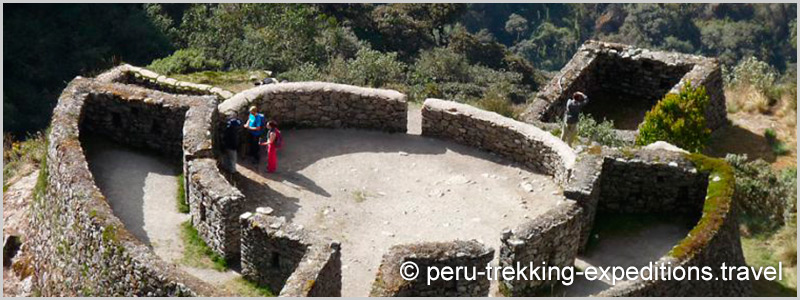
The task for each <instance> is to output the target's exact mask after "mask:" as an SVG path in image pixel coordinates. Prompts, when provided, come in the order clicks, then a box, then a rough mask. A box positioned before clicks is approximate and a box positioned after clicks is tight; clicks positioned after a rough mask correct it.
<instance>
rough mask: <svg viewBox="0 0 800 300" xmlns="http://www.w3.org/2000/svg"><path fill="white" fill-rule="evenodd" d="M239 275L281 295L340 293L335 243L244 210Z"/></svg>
mask: <svg viewBox="0 0 800 300" xmlns="http://www.w3.org/2000/svg"><path fill="white" fill-rule="evenodd" d="M240 222H241V226H242V275H244V276H245V278H247V279H249V280H252V281H253V282H256V283H258V284H262V285H266V286H268V287H269V288H270V289H271V290H273V291H280V296H286V297H314V296H328V297H337V296H341V289H342V261H341V252H340V246H339V243H338V242H334V241H330V240H326V239H318V238H315V237H313V236H311V235H309V234H307V233H306V232H304V231H303V229H302V228H301V227H300V226H298V225H294V224H291V223H287V222H286V220H285V219H284V218H282V217H281V218H278V217H273V216H269V215H267V214H265V213H261V212H258V211H257V212H256V213H250V212H248V213H244V214H242V216H241V218H240Z"/></svg>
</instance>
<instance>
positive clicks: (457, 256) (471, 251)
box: [370, 240, 494, 297]
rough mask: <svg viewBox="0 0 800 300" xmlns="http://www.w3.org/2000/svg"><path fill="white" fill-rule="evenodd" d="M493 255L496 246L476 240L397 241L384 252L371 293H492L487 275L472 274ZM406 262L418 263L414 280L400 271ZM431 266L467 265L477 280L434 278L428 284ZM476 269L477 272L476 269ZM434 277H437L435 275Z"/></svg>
mask: <svg viewBox="0 0 800 300" xmlns="http://www.w3.org/2000/svg"><path fill="white" fill-rule="evenodd" d="M493 256H494V249H492V248H488V247H486V246H484V245H483V244H481V243H479V242H477V241H474V240H473V241H453V242H439V243H435V242H429V243H419V244H406V245H397V246H393V247H392V248H390V249H389V252H388V253H386V254H384V256H383V262H381V266H380V267H379V268H378V275H377V278H375V283H373V285H372V292H370V296H373V297H455V296H457V297H479V296H487V295H488V293H489V280H488V279H487V277H486V276H480V275H478V274H473V273H474V272H479V271H484V272H485V270H486V266H487V265H489V262H491V260H492V258H493ZM405 262H413V263H415V264H416V266H417V270H418V274H419V275H418V276H417V277H416V279H414V280H405V279H403V277H402V276H401V274H400V266H401V265H402V264H403V263H405ZM428 267H436V268H439V269H440V270H441V269H442V268H444V267H450V268H452V269H453V270H455V269H456V268H457V267H465V268H466V269H467V270H468V271H467V274H471V275H468V276H473V275H474V277H475V278H473V279H474V280H467V279H465V278H460V280H450V281H447V280H444V279H441V278H439V279H437V280H431V282H430V285H429V284H428V281H429V279H428V277H427V276H428V274H427V271H426V270H427V269H428ZM473 271H474V272H473ZM434 279H435V278H434Z"/></svg>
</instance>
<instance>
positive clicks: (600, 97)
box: [522, 40, 727, 140]
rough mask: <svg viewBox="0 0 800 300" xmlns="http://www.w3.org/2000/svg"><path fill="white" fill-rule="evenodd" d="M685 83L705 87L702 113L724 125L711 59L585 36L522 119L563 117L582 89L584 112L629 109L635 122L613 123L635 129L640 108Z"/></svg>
mask: <svg viewBox="0 0 800 300" xmlns="http://www.w3.org/2000/svg"><path fill="white" fill-rule="evenodd" d="M686 82H691V83H692V85H694V86H704V87H705V88H706V92H707V93H708V94H709V96H710V98H711V101H710V104H709V107H708V110H707V112H706V119H707V122H708V126H709V128H711V129H712V130H715V129H717V128H719V127H721V126H724V125H725V124H726V123H727V118H726V108H725V95H724V93H723V89H722V72H721V68H720V65H719V62H718V61H717V59H716V58H707V57H703V56H697V55H689V54H682V53H676V52H663V51H651V50H648V49H641V48H636V47H633V46H629V45H624V44H615V43H606V42H599V41H593V40H589V41H586V43H584V44H583V45H582V46H581V47H580V49H578V52H577V53H575V55H574V56H573V57H572V59H571V60H570V61H569V62H568V63H567V65H566V66H564V68H562V69H561V72H559V73H558V74H557V75H556V76H555V77H553V79H552V80H551V81H550V83H548V84H547V85H546V86H545V87H544V88H543V89H542V90H541V91H540V92H539V94H538V95H537V97H536V99H535V100H534V101H533V102H532V103H531V105H530V106H529V107H528V108H527V109H526V111H525V112H524V113H523V116H522V118H523V119H524V120H525V121H526V122H532V123H541V122H545V123H549V122H555V121H556V120H557V119H558V118H562V117H563V115H564V110H565V105H566V101H567V99H568V98H569V97H570V96H571V95H572V94H573V93H574V92H576V91H583V92H584V93H586V94H587V95H588V96H589V98H590V99H591V101H590V102H589V104H588V105H587V106H586V107H585V108H584V112H588V113H592V114H593V116H594V117H595V118H598V119H600V118H602V117H605V115H604V113H605V112H607V111H608V110H615V111H621V110H622V111H625V110H632V111H633V112H632V114H633V115H632V116H631V115H630V114H629V115H628V116H627V117H626V118H625V119H630V118H633V119H635V120H634V122H630V120H615V121H616V123H617V124H616V125H617V127H618V128H619V127H620V126H622V127H623V128H620V129H624V130H629V131H631V130H633V131H635V130H636V129H637V128H636V127H637V126H638V123H640V122H641V120H643V117H644V113H645V111H647V110H650V108H651V107H653V106H654V105H655V104H656V103H657V102H658V101H659V100H661V99H662V98H663V97H664V95H665V94H667V93H677V92H678V91H679V90H680V88H681V87H682V86H683V85H684V84H685V83H686ZM625 123H627V125H626V124H625ZM622 135H623V138H624V139H626V140H627V139H631V136H630V135H627V134H622Z"/></svg>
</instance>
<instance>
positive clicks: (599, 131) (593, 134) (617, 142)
mask: <svg viewBox="0 0 800 300" xmlns="http://www.w3.org/2000/svg"><path fill="white" fill-rule="evenodd" d="M556 123H557V124H559V125H562V124H563V123H564V121H563V120H562V119H561V118H560V117H559V118H557V119H556ZM551 133H552V134H553V135H555V136H558V137H560V136H561V127H558V128H555V129H553V131H552V132H551ZM577 135H578V136H579V137H582V138H584V139H586V140H588V141H589V142H596V143H598V144H601V145H606V146H610V147H621V146H624V145H625V142H624V141H623V140H621V139H620V138H619V136H617V133H616V132H615V131H614V121H611V120H608V119H606V118H603V121H601V122H599V123H598V122H597V120H595V119H594V117H592V115H584V114H583V113H581V114H580V120H578V134H577Z"/></svg>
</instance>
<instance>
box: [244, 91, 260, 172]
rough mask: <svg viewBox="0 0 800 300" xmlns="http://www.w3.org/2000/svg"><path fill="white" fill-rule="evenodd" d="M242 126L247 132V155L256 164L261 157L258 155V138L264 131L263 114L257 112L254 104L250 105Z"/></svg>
mask: <svg viewBox="0 0 800 300" xmlns="http://www.w3.org/2000/svg"><path fill="white" fill-rule="evenodd" d="M244 128H246V129H247V131H248V132H249V134H248V135H247V145H248V150H249V151H248V152H250V153H249V155H250V157H251V158H252V159H253V164H258V162H259V160H260V158H261V157H260V155H259V146H258V139H259V137H261V134H262V133H263V131H264V115H262V114H260V113H258V108H256V106H255V105H253V106H250V116H249V117H248V119H247V124H245V125H244Z"/></svg>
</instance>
